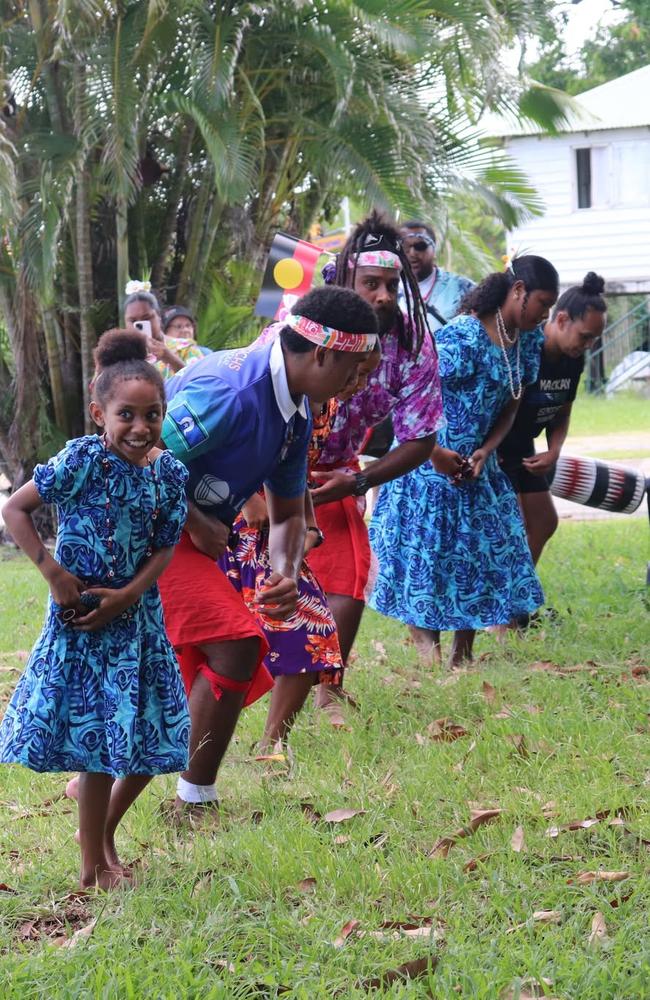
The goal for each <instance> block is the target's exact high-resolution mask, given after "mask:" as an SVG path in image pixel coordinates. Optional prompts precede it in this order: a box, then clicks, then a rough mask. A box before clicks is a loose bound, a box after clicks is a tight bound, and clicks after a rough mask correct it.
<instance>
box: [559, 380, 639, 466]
mask: <svg viewBox="0 0 650 1000" xmlns="http://www.w3.org/2000/svg"><path fill="white" fill-rule="evenodd" d="M623 431H634V432H635V433H638V432H639V431H645V432H646V433H647V435H648V439H649V441H650V400H648V399H644V398H643V397H642V396H640V395H637V394H636V393H631V392H619V393H616V395H615V396H612V398H611V399H606V398H605V396H604V395H591V394H590V393H588V392H586V391H585V389H584V386H581V388H580V391H579V393H578V396H577V398H576V401H575V403H574V404H573V409H572V410H571V426H570V428H569V434H570V435H571V436H574V437H587V436H588V435H594V436H600V435H602V434H612V433H621V432H623ZM648 451H650V444H649V446H648ZM631 457H633V458H634V457H636V455H633V456H631Z"/></svg>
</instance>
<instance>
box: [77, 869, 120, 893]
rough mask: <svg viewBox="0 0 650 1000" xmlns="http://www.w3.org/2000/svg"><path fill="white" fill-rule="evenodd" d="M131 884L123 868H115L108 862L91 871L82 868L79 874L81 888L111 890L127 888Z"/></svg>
mask: <svg viewBox="0 0 650 1000" xmlns="http://www.w3.org/2000/svg"><path fill="white" fill-rule="evenodd" d="M130 886H131V883H130V882H129V880H128V878H126V877H125V875H124V872H123V871H122V869H121V868H118V869H115V868H113V867H112V866H111V865H110V864H109V863H108V862H106V865H105V866H104V865H96V867H95V868H94V869H91V870H90V871H84V870H83V869H82V871H81V874H80V876H79V887H80V888H81V889H101V890H102V891H103V892H110V891H111V890H113V889H127V888H130Z"/></svg>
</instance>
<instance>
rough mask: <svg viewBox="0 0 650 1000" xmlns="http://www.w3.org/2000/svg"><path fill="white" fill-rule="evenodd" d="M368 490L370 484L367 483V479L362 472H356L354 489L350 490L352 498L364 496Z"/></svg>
mask: <svg viewBox="0 0 650 1000" xmlns="http://www.w3.org/2000/svg"><path fill="white" fill-rule="evenodd" d="M369 489H370V483H369V482H368V477H367V476H366V475H364V474H363V472H357V473H356V474H355V476H354V489H353V490H352V496H354V497H362V496H365V495H366V493H367V492H368V490H369Z"/></svg>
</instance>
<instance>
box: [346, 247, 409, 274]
mask: <svg viewBox="0 0 650 1000" xmlns="http://www.w3.org/2000/svg"><path fill="white" fill-rule="evenodd" d="M348 267H390V268H392V269H393V270H395V271H401V270H402V262H401V260H400V259H399V257H398V256H397V254H396V253H393V252H392V250H362V251H361V252H360V253H358V254H356V263H355V261H353V260H349V261H348Z"/></svg>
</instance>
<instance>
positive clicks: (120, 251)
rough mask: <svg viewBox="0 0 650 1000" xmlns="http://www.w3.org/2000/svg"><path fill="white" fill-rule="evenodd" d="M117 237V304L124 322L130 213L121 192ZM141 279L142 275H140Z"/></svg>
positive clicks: (118, 201)
mask: <svg viewBox="0 0 650 1000" xmlns="http://www.w3.org/2000/svg"><path fill="white" fill-rule="evenodd" d="M115 236H116V244H117V296H116V299H117V302H118V303H119V316H120V322H121V320H122V314H123V308H124V299H125V297H126V292H125V289H126V284H127V281H128V280H129V213H128V202H127V199H126V195H125V194H124V193H123V192H121V191H120V192H119V193H118V195H117V197H116V198H115ZM138 277H140V275H138Z"/></svg>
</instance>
